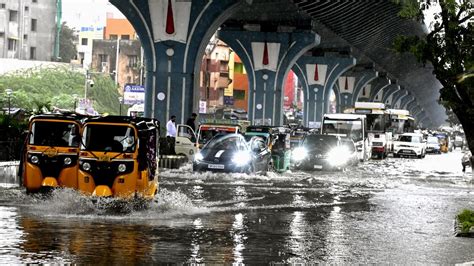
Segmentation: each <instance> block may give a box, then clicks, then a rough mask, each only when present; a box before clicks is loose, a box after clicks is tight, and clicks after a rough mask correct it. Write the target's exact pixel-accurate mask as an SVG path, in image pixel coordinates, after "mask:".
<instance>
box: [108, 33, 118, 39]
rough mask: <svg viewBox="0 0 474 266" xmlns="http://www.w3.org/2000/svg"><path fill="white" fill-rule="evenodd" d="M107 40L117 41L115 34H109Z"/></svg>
mask: <svg viewBox="0 0 474 266" xmlns="http://www.w3.org/2000/svg"><path fill="white" fill-rule="evenodd" d="M109 38H110V39H111V40H117V39H118V36H117V34H110V36H109Z"/></svg>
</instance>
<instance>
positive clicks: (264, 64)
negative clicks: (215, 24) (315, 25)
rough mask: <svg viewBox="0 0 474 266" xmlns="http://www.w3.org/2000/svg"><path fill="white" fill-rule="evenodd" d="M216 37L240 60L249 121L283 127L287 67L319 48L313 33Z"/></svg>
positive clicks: (224, 31) (241, 33)
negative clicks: (245, 75) (246, 83)
mask: <svg viewBox="0 0 474 266" xmlns="http://www.w3.org/2000/svg"><path fill="white" fill-rule="evenodd" d="M217 37H218V38H219V39H221V40H222V41H224V42H225V43H227V44H228V45H229V46H230V47H231V48H232V49H233V50H234V51H235V52H236V53H237V54H238V55H239V57H240V59H241V60H242V62H243V64H244V66H245V69H246V70H247V73H248V79H249V118H250V120H251V121H253V122H254V123H255V122H257V123H259V122H260V121H262V122H263V121H271V124H273V125H282V124H283V100H284V97H283V94H284V90H283V88H284V86H283V84H284V82H285V80H286V76H287V74H288V72H289V71H290V69H291V67H292V66H293V65H294V64H295V62H296V60H297V59H298V58H300V57H301V56H302V55H303V54H304V53H305V52H307V51H308V50H309V49H311V48H313V47H315V46H316V45H318V44H319V42H320V38H319V35H317V34H316V33H314V32H250V31H240V30H232V29H225V28H224V29H221V30H219V31H218V32H217Z"/></svg>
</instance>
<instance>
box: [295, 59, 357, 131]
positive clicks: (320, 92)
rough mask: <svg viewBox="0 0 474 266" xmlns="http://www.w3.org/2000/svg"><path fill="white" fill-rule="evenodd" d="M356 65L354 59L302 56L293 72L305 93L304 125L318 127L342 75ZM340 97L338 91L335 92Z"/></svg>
mask: <svg viewBox="0 0 474 266" xmlns="http://www.w3.org/2000/svg"><path fill="white" fill-rule="evenodd" d="M355 64H356V59H355V58H352V57H337V56H306V55H305V56H302V57H300V58H299V59H298V60H297V61H296V63H295V65H294V66H293V68H292V70H293V72H295V74H296V75H297V76H298V79H300V80H301V83H302V85H303V91H304V110H303V111H304V124H305V125H306V126H314V127H318V123H320V122H321V121H322V117H323V114H324V113H327V112H328V111H329V110H328V109H329V96H330V95H331V90H332V89H333V88H334V84H335V82H336V81H337V80H338V78H339V77H340V75H341V74H342V73H344V72H346V71H347V70H348V69H350V68H351V67H353V66H354V65H355ZM335 94H336V97H338V95H339V93H338V91H336V92H335Z"/></svg>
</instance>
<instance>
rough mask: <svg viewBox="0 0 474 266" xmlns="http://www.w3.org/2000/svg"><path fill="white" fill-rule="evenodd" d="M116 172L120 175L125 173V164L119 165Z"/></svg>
mask: <svg viewBox="0 0 474 266" xmlns="http://www.w3.org/2000/svg"><path fill="white" fill-rule="evenodd" d="M118 170H119V172H120V173H123V172H125V170H127V166H125V164H123V163H121V164H119V166H118Z"/></svg>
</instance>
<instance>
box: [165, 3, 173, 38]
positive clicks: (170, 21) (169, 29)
mask: <svg viewBox="0 0 474 266" xmlns="http://www.w3.org/2000/svg"><path fill="white" fill-rule="evenodd" d="M166 33H168V34H173V33H174V17H173V5H172V4H171V0H168V13H167V14H166Z"/></svg>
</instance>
